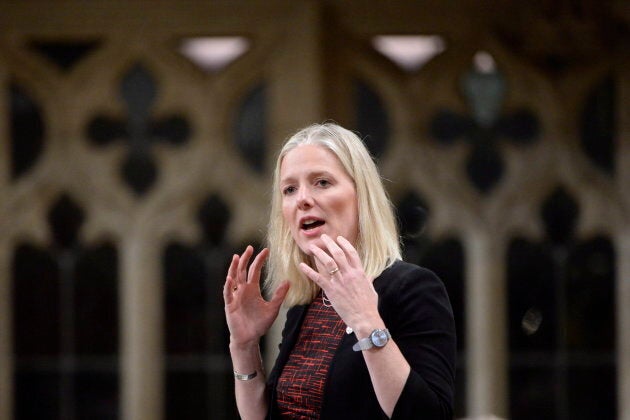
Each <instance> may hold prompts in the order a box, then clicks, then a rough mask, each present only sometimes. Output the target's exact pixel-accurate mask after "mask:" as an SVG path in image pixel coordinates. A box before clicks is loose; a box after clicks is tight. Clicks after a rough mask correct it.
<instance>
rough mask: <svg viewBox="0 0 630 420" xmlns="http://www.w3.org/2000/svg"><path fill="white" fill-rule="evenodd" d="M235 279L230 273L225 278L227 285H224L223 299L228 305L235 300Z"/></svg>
mask: <svg viewBox="0 0 630 420" xmlns="http://www.w3.org/2000/svg"><path fill="white" fill-rule="evenodd" d="M234 287H236V286H234V280H233V279H232V277H230V275H228V276H227V279H226V280H225V285H224V286H223V301H224V302H225V304H226V305H229V304H231V303H232V302H233V301H234V290H233V289H234Z"/></svg>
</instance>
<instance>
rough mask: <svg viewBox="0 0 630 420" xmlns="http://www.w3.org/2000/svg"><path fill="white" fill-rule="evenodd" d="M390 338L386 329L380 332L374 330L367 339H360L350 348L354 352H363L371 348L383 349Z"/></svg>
mask: <svg viewBox="0 0 630 420" xmlns="http://www.w3.org/2000/svg"><path fill="white" fill-rule="evenodd" d="M390 338H392V336H391V335H390V334H389V331H388V330H387V328H385V329H382V330H374V331H372V334H370V336H369V337H366V338H362V339H361V340H359V341H357V342H356V343H355V345H354V346H352V350H354V351H364V350H368V349H371V348H372V347H378V348H381V347H385V344H387V342H388V341H389V339H390Z"/></svg>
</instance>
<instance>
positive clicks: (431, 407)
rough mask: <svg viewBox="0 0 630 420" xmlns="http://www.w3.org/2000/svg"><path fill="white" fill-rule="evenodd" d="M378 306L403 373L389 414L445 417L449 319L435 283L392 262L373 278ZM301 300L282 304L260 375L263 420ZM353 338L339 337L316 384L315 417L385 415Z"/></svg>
mask: <svg viewBox="0 0 630 420" xmlns="http://www.w3.org/2000/svg"><path fill="white" fill-rule="evenodd" d="M374 288H375V289H376V292H377V293H378V295H379V302H378V309H379V313H380V315H381V317H382V318H383V321H384V322H385V325H386V326H387V328H388V329H389V331H390V333H391V335H392V339H393V340H394V341H395V342H396V344H397V345H398V347H399V348H400V350H401V352H402V354H403V355H404V356H405V358H406V359H407V362H408V363H409V364H410V366H411V373H410V374H409V377H408V378H407V382H406V383H405V386H404V388H403V391H402V394H401V395H400V398H399V400H398V402H397V404H396V407H395V408H394V413H393V416H392V419H417V418H422V419H452V418H453V398H454V381H455V356H456V342H455V340H456V339H455V323H454V320H453V311H452V309H451V305H450V302H449V299H448V296H447V294H446V290H445V288H444V285H443V283H442V281H441V280H440V279H439V278H438V277H437V276H436V275H435V274H434V273H432V272H431V271H429V270H427V269H424V268H421V267H418V266H416V265H413V264H409V263H406V262H403V261H397V262H395V263H394V264H393V265H392V266H391V267H389V268H388V269H386V270H385V271H383V273H382V274H381V275H380V276H379V277H377V278H376V279H375V280H374ZM306 308H307V305H302V306H295V307H293V308H291V309H289V311H288V313H287V320H286V323H285V326H284V330H283V332H282V343H281V344H280V353H279V355H278V358H277V360H276V363H275V366H274V368H273V369H272V371H271V372H270V374H269V378H268V379H267V392H268V394H267V395H268V397H269V405H268V406H269V413H268V414H267V418H268V419H278V418H280V416H279V413H278V407H277V404H276V400H277V398H276V385H277V382H278V377H279V376H280V373H281V372H282V369H283V367H284V365H285V364H286V362H287V360H288V358H289V354H290V353H291V350H292V349H293V346H294V345H295V343H296V341H297V338H298V335H299V333H300V328H301V325H302V321H303V320H304V315H305V314H306ZM356 341H357V339H356V337H355V335H354V334H350V335H348V334H344V336H343V338H342V339H341V343H340V345H339V347H338V349H337V351H336V353H335V355H334V357H333V360H332V363H331V366H330V371H329V372H328V379H327V382H326V385H325V388H324V399H323V403H322V409H321V417H320V418H321V419H324V420H326V419H362V420H363V419H386V418H387V416H386V415H385V413H384V412H383V410H382V409H381V407H380V405H379V403H378V400H377V399H376V394H375V393H374V389H373V387H372V382H371V380H370V376H369V373H368V369H367V366H366V364H365V361H364V359H363V355H362V353H361V352H355V351H353V350H352V345H353V344H354V343H356Z"/></svg>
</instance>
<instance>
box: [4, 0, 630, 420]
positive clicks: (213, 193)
mask: <svg viewBox="0 0 630 420" xmlns="http://www.w3.org/2000/svg"><path fill="white" fill-rule="evenodd" d="M629 23H630V5H629V4H628V2H627V1H622V0H608V1H595V0H555V1H554V0H539V1H529V2H524V1H472V0H468V1H465V0H462V1H437V0H436V1H399V0H391V1H358V0H350V1H332V0H330V1H307V0H295V1H289V0H271V1H262V0H260V1H259V0H250V1H243V0H233V1H174V0H173V1H166V0H159V1H122V0H120V1H106V0H99V1H90V2H86V1H78V0H77V1H69V0H62V1H41V0H33V1H7V0H4V1H2V2H0V95H1V98H2V99H1V100H0V419H6V420H11V419H63V420H66V419H67V420H73V419H118V418H125V419H130V420H131V419H133V420H136V419H151V420H156V419H158V420H159V419H235V418H237V415H236V411H235V405H234V399H233V395H232V393H233V389H232V387H233V378H232V371H231V363H230V359H229V357H228V353H227V343H228V333H227V329H226V326H225V320H224V315H223V301H222V296H221V290H222V285H223V281H224V276H225V271H226V267H227V264H228V261H229V258H230V256H231V255H232V253H234V252H240V251H241V250H242V249H243V248H244V246H245V245H246V244H249V243H252V244H255V245H257V246H260V245H261V244H262V243H264V238H265V231H266V223H267V212H268V203H269V198H270V172H271V168H272V167H273V162H274V159H275V154H276V152H277V150H278V148H279V146H280V145H281V144H282V143H283V141H284V140H285V139H286V138H287V137H288V136H290V135H291V134H292V133H293V132H295V131H296V130H298V129H299V128H301V127H303V126H305V125H307V124H310V123H313V122H323V121H326V120H334V121H337V122H339V123H340V124H342V125H344V126H346V127H348V128H350V129H353V130H356V131H358V132H359V133H360V135H361V137H362V138H364V139H365V141H366V143H367V145H368V147H369V148H370V150H371V152H372V154H373V155H374V157H375V159H376V161H377V162H378V164H379V167H380V169H381V171H382V174H383V177H384V178H385V184H386V187H387V189H388V191H389V193H390V195H391V198H392V201H393V203H394V204H395V206H396V208H397V214H398V219H399V222H400V228H401V233H402V235H403V236H402V240H403V242H404V246H405V258H406V259H407V260H409V261H411V262H415V263H418V264H421V265H424V266H426V267H428V268H430V269H432V270H434V271H435V272H436V273H437V274H438V275H439V276H440V277H441V278H442V279H443V281H444V283H445V284H446V287H447V289H448V291H449V294H450V298H451V301H452V304H453V308H454V311H455V317H456V323H457V329H458V340H459V342H458V350H459V358H458V371H457V406H456V417H458V418H461V417H477V416H482V415H495V416H499V417H509V418H513V419H614V418H623V419H630V211H629V206H630V110H629V107H628V103H630V66H629V64H630V60H629V54H628V52H629V51H630V50H629V48H628V47H629V46H630V42H629V40H630V36H629ZM624 104H625V105H624ZM280 326H281V322H280V323H279V325H277V326H276V327H275V328H274V330H273V332H272V334H270V335H269V337H267V339H266V341H265V349H264V356H265V359H266V362H267V364H270V363H271V362H272V361H273V358H274V355H275V348H276V345H277V340H278V328H279V327H280ZM420 417H421V414H420V413H419V418H420Z"/></svg>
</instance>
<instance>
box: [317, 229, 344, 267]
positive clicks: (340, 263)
mask: <svg viewBox="0 0 630 420" xmlns="http://www.w3.org/2000/svg"><path fill="white" fill-rule="evenodd" d="M322 241H324V244H326V247H327V248H328V252H329V253H330V255H331V256H332V258H333V263H334V266H332V267H331V268H330V270H329V271H332V270H334V269H335V268H339V269H340V270H341V271H344V269H346V268H347V267H348V259H347V258H346V253H345V252H344V250H343V249H341V248H340V247H339V245H337V243H336V242H335V241H333V240H332V238H331V237H330V236H328V235H322ZM326 268H328V265H326Z"/></svg>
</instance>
